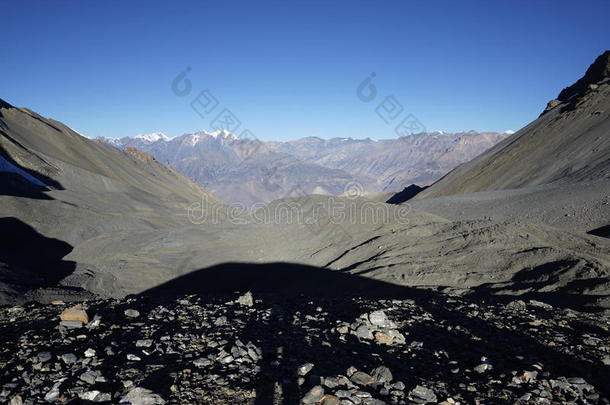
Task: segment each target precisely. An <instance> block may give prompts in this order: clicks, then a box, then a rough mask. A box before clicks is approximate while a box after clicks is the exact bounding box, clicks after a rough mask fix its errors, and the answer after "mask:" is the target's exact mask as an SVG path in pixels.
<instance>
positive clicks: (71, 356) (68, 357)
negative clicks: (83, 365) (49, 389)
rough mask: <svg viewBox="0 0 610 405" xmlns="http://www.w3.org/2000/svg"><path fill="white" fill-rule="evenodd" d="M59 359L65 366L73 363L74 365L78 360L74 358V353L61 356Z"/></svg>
mask: <svg viewBox="0 0 610 405" xmlns="http://www.w3.org/2000/svg"><path fill="white" fill-rule="evenodd" d="M61 359H62V360H63V362H64V363H66V364H73V363H76V361H77V360H78V358H77V357H76V355H75V354H74V353H66V354H62V355H61Z"/></svg>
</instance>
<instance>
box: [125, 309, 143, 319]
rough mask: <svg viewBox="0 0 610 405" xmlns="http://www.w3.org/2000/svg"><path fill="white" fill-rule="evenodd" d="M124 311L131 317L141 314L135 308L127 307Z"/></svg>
mask: <svg viewBox="0 0 610 405" xmlns="http://www.w3.org/2000/svg"><path fill="white" fill-rule="evenodd" d="M123 313H124V314H125V316H127V317H129V318H137V317H138V316H140V312H139V311H137V310H135V309H126V310H125V311H124V312H123Z"/></svg>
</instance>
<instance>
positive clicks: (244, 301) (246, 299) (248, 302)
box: [237, 291, 254, 307]
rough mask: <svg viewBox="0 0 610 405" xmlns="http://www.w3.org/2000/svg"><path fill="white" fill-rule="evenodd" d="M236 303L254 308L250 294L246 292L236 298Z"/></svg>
mask: <svg viewBox="0 0 610 405" xmlns="http://www.w3.org/2000/svg"><path fill="white" fill-rule="evenodd" d="M237 303H238V304H239V305H243V306H246V307H252V306H254V298H253V297H252V293H251V292H250V291H248V292H247V293H245V294H244V295H242V296H241V297H239V298H237Z"/></svg>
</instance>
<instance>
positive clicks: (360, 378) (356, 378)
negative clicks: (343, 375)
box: [349, 371, 375, 386]
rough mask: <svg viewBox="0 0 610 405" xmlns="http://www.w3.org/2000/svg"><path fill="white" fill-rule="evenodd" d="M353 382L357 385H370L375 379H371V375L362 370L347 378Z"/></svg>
mask: <svg viewBox="0 0 610 405" xmlns="http://www.w3.org/2000/svg"><path fill="white" fill-rule="evenodd" d="M349 379H350V380H351V381H352V382H353V383H354V384H357V385H364V386H367V385H372V384H373V383H374V382H375V380H374V379H373V377H371V376H370V375H369V374H367V373H365V372H363V371H356V372H355V373H354V374H352V375H351V377H350V378H349Z"/></svg>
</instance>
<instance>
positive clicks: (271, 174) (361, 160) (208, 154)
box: [98, 130, 507, 207]
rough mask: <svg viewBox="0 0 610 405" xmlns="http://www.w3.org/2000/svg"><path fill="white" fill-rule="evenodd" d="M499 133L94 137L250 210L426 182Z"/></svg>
mask: <svg viewBox="0 0 610 405" xmlns="http://www.w3.org/2000/svg"><path fill="white" fill-rule="evenodd" d="M506 135H507V134H503V133H495V132H485V133H477V132H474V131H468V132H460V133H453V134H449V133H443V132H435V133H422V134H416V135H411V136H406V137H401V138H398V139H385V140H379V141H374V140H371V139H352V138H333V139H328V140H324V139H321V138H315V137H309V138H303V139H299V140H295V141H288V142H262V141H258V140H253V139H240V138H238V137H237V136H235V135H234V134H231V133H229V132H226V131H222V130H220V131H215V132H212V133H208V132H197V133H194V134H185V135H182V136H178V137H175V138H168V137H166V136H164V135H163V134H151V135H139V136H135V137H125V138H121V139H111V138H98V140H100V141H103V142H106V143H110V144H111V145H114V146H116V147H119V148H126V147H136V148H138V149H140V150H142V151H144V152H147V153H150V154H152V155H153V156H155V158H156V159H157V160H159V161H161V162H165V163H169V164H171V165H172V166H173V167H175V168H176V170H178V171H179V172H181V173H183V174H184V175H186V176H188V177H189V178H192V179H194V180H196V181H197V182H199V183H200V184H202V185H203V186H205V187H206V188H207V189H209V190H211V191H212V192H213V193H215V194H216V195H217V196H219V197H220V198H221V199H223V200H224V201H226V202H227V203H239V204H241V205H243V206H245V207H251V206H252V204H255V203H268V202H270V201H272V200H275V199H278V198H282V197H285V195H284V194H283V192H285V191H283V190H290V189H292V188H293V187H295V186H298V187H300V188H301V189H303V190H304V191H305V192H306V193H317V194H330V195H340V194H342V193H344V192H345V191H346V188H349V186H350V184H354V183H356V184H358V187H359V188H361V189H362V191H368V192H380V191H383V192H391V191H397V190H400V189H402V188H403V187H405V186H406V185H409V184H411V183H418V184H423V185H425V184H429V183H431V182H433V181H434V180H437V179H438V178H439V177H441V176H442V175H444V174H445V173H447V172H448V171H449V170H451V169H453V168H454V167H455V166H457V165H458V164H460V163H463V162H466V161H468V160H469V159H471V158H473V157H474V156H476V155H477V154H479V153H481V152H482V151H484V150H486V149H488V148H489V147H491V146H493V145H494V144H496V143H497V142H498V141H500V140H501V139H503V138H504V137H505V136H506Z"/></svg>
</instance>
